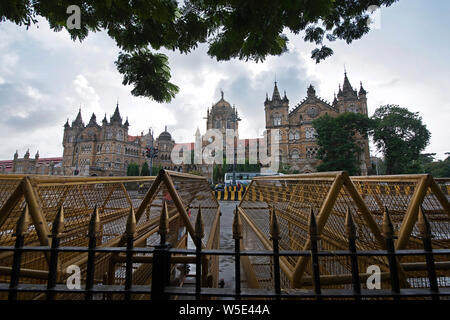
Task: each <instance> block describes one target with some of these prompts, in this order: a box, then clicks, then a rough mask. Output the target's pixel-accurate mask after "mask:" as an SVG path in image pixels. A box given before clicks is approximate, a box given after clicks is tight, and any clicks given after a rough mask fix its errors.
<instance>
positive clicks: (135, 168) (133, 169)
mask: <svg viewBox="0 0 450 320" xmlns="http://www.w3.org/2000/svg"><path fill="white" fill-rule="evenodd" d="M138 175H139V165H138V164H137V163H133V162H132V163H130V164H129V165H128V167H127V176H138Z"/></svg>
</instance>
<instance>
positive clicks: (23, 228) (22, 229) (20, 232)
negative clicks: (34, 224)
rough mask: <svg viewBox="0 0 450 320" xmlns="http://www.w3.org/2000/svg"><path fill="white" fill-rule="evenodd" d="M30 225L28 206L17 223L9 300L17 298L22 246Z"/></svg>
mask: <svg viewBox="0 0 450 320" xmlns="http://www.w3.org/2000/svg"><path fill="white" fill-rule="evenodd" d="M29 225H30V213H29V212H28V206H27V205H26V204H25V207H24V208H23V210H22V214H21V215H20V218H19V220H18V221H17V225H16V233H15V234H14V236H16V242H15V244H14V257H13V264H12V270H11V277H10V280H9V294H8V299H9V300H11V301H12V300H17V285H18V284H19V276H20V264H21V262H22V253H23V251H22V248H23V244H24V239H25V235H26V234H27V233H28V226H29Z"/></svg>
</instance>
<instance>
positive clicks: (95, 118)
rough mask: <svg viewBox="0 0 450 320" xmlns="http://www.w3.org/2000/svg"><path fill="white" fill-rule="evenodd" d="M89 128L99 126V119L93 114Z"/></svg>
mask: <svg viewBox="0 0 450 320" xmlns="http://www.w3.org/2000/svg"><path fill="white" fill-rule="evenodd" d="M88 126H98V124H97V117H96V116H95V114H94V113H92V116H91V119H90V120H89V123H88Z"/></svg>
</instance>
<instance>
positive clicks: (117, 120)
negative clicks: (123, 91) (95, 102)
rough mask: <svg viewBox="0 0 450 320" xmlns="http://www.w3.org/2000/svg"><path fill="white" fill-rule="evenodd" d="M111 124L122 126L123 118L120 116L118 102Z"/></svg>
mask: <svg viewBox="0 0 450 320" xmlns="http://www.w3.org/2000/svg"><path fill="white" fill-rule="evenodd" d="M110 122H111V123H113V122H115V123H118V124H119V125H122V117H121V116H120V112H119V102H117V105H116V109H115V110H114V114H113V115H112V117H111V118H110Z"/></svg>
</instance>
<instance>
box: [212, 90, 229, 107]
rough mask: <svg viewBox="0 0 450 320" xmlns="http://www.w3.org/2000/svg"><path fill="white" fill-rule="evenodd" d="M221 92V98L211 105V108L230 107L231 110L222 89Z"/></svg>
mask: <svg viewBox="0 0 450 320" xmlns="http://www.w3.org/2000/svg"><path fill="white" fill-rule="evenodd" d="M221 94H222V97H221V99H220V100H219V101H218V102H216V104H214V105H213V106H212V109H230V111H232V110H233V108H232V107H231V104H230V103H229V102H228V101H226V100H225V99H224V98H223V91H221Z"/></svg>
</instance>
